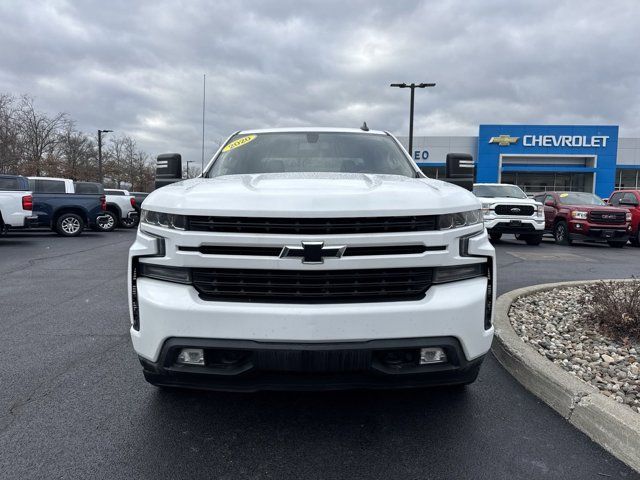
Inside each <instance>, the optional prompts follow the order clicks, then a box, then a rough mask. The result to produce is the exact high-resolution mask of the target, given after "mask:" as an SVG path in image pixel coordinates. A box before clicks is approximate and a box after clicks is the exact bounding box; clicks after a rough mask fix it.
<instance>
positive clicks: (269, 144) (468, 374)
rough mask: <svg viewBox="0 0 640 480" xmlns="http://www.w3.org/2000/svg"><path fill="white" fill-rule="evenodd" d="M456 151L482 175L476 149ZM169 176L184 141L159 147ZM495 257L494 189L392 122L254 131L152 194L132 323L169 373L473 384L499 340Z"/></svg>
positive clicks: (271, 380) (260, 383)
mask: <svg viewBox="0 0 640 480" xmlns="http://www.w3.org/2000/svg"><path fill="white" fill-rule="evenodd" d="M447 165H448V168H447V170H448V172H450V174H448V177H453V175H454V174H455V175H460V177H465V178H466V179H468V178H469V177H470V178H473V177H472V176H473V173H472V172H473V161H472V159H471V158H470V156H465V155H462V154H450V155H449V156H448V158H447ZM465 168H467V170H468V173H467V174H464V173H462V174H461V173H459V172H463V171H464V169H465ZM456 172H458V173H456ZM156 178H157V182H156V184H157V185H158V184H160V185H162V184H163V183H164V184H167V183H169V182H171V181H173V182H176V181H178V180H179V179H180V178H181V159H180V156H179V155H178V154H167V155H161V156H159V157H158V170H157V177H156ZM465 181H466V180H465ZM472 182H473V180H469V181H468V185H467V186H468V189H471V184H472ZM458 183H463V182H462V180H458ZM494 272H495V261H494V249H493V247H492V245H491V243H490V242H489V238H488V235H487V233H486V230H485V228H484V226H483V223H482V214H481V203H480V201H479V200H478V199H477V198H476V197H475V196H474V195H473V194H472V193H471V192H469V191H467V190H465V189H463V188H460V187H459V186H456V185H453V184H451V183H446V182H443V181H438V180H433V179H429V178H427V177H425V176H424V174H423V173H422V172H421V171H420V170H419V168H418V167H417V165H416V164H415V163H414V162H413V161H412V159H411V157H410V156H409V155H408V153H407V152H406V151H405V150H404V148H402V146H401V145H400V143H399V142H398V141H397V140H396V139H395V138H394V137H393V136H392V135H391V134H389V133H387V132H382V131H369V130H368V129H327V128H297V129H270V130H249V131H242V132H238V133H235V134H233V135H232V136H231V137H230V138H229V139H228V140H227V141H226V142H225V143H224V144H223V146H222V147H221V148H220V150H218V152H217V153H216V154H215V156H214V157H213V159H212V160H211V162H210V163H209V164H208V166H207V167H206V168H205V170H204V172H203V174H202V175H201V176H200V178H196V179H191V180H185V181H179V182H178V183H173V184H170V185H168V186H166V187H163V188H159V189H157V190H155V191H154V192H152V193H151V194H150V195H149V196H148V197H147V199H146V200H145V202H144V207H143V209H142V216H141V222H140V228H139V230H138V233H137V237H136V241H135V243H134V244H133V245H132V247H131V249H130V256H129V280H128V282H129V305H130V316H131V330H130V331H131V337H132V340H133V347H134V349H135V351H136V352H137V354H138V357H139V359H140V362H141V363H142V366H143V372H144V375H145V378H146V379H147V381H149V382H150V383H152V384H154V385H158V386H169V387H190V388H204V389H216V390H239V391H255V390H261V389H344V388H389V387H415V386H423V385H451V384H466V383H471V382H473V381H474V380H475V379H476V376H477V375H478V371H479V368H480V364H481V362H482V359H483V357H484V356H485V354H486V353H487V352H488V350H489V347H490V346H491V340H492V337H493V326H492V305H493V302H494V292H495V274H494Z"/></svg>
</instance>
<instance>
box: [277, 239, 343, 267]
mask: <svg viewBox="0 0 640 480" xmlns="http://www.w3.org/2000/svg"><path fill="white" fill-rule="evenodd" d="M346 248H347V247H346V246H332V247H325V246H324V242H302V246H301V247H297V246H285V247H284V248H283V249H282V252H280V258H301V259H302V263H316V264H317V263H324V259H325V258H340V257H342V254H343V253H344V251H345V249H346Z"/></svg>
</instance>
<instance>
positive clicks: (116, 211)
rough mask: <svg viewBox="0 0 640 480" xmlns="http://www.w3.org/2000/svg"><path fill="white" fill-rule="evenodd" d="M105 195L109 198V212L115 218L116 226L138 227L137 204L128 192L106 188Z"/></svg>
mask: <svg viewBox="0 0 640 480" xmlns="http://www.w3.org/2000/svg"><path fill="white" fill-rule="evenodd" d="M104 193H105V195H106V196H107V212H109V213H110V214H112V215H113V216H114V221H115V223H116V226H118V227H123V228H133V227H135V226H136V225H138V217H139V215H138V210H137V208H136V203H137V202H136V199H135V197H134V196H133V195H131V194H130V193H129V191H128V190H121V189H119V188H105V189H104Z"/></svg>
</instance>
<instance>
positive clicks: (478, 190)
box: [473, 184, 527, 198]
mask: <svg viewBox="0 0 640 480" xmlns="http://www.w3.org/2000/svg"><path fill="white" fill-rule="evenodd" d="M473 193H474V194H475V196H476V197H487V198H493V197H505V198H527V195H526V194H525V193H524V192H523V191H522V190H520V187H516V186H515V185H482V184H478V185H474V186H473Z"/></svg>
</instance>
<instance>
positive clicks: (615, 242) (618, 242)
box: [607, 240, 627, 248]
mask: <svg viewBox="0 0 640 480" xmlns="http://www.w3.org/2000/svg"><path fill="white" fill-rule="evenodd" d="M607 243H608V244H609V246H610V247H613V248H622V247H624V246H625V245H626V244H627V241H626V240H625V241H622V240H610V241H608V242H607Z"/></svg>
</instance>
